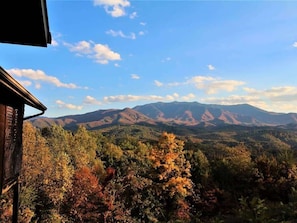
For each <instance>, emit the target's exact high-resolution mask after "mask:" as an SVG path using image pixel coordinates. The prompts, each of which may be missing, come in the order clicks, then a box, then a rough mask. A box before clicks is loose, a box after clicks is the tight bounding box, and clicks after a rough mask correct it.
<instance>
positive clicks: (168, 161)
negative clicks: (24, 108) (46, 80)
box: [0, 122, 297, 223]
mask: <svg viewBox="0 0 297 223" xmlns="http://www.w3.org/2000/svg"><path fill="white" fill-rule="evenodd" d="M221 134H222V133H221ZM278 136H279V137H281V138H282V139H283V141H281V142H280V140H276V139H275V137H276V134H275V133H269V134H268V133H263V138H262V139H265V140H266V141H265V143H263V144H261V141H259V142H256V141H255V143H254V144H251V143H246V144H245V143H244V142H245V141H244V140H245V139H243V140H242V141H238V142H234V141H231V140H230V141H226V142H225V141H223V140H222V141H221V142H220V143H213V142H212V141H207V140H202V139H197V140H195V139H193V138H190V137H188V138H185V137H184V138H181V137H178V136H177V135H175V134H173V133H169V132H166V131H164V132H162V134H160V135H159V138H158V139H157V140H152V139H149V140H148V139H145V137H143V136H142V137H134V136H133V134H126V136H125V137H122V136H121V137H119V136H113V137H111V136H108V135H104V132H101V131H88V130H86V128H85V127H83V126H80V127H79V128H78V129H77V130H76V131H74V132H71V131H67V130H65V129H63V128H62V127H61V126H58V125H55V126H52V127H50V128H45V129H37V128H35V127H33V126H32V125H31V124H30V123H29V122H25V123H24V129H23V166H22V172H21V176H20V183H21V185H20V186H21V192H20V208H19V222H21V223H23V222H28V223H29V222H46V223H47V222H48V223H62V222H63V223H66V222H67V223H72V222H73V223H74V222H75V223H76V222H81V223H83V222H96V223H97V222H99V223H101V222H102V223H114V222H120V223H121V222H123V223H124V222H127V223H134V222H135V223H136V222H148V223H151V222H152V223H153V222H155V223H159V222H160V223H165V222H168V223H171V222H172V223H173V222H176V223H177V222H182V223H187V222H189V223H190V222H191V223H192V222H193V223H196V222H197V223H199V222H227V223H228V222H230V223H233V222H242V223H245V222H259V223H260V222H288V223H289V222H295V219H296V218H297V212H296V205H297V165H296V160H297V159H296V158H297V155H296V151H295V149H296V148H297V147H296V146H297V140H294V138H293V137H292V136H291V135H286V134H279V135H278ZM257 137H259V136H257ZM261 137H262V136H261ZM225 139H226V138H225ZM267 140H270V141H268V142H270V143H267ZM275 143H277V144H275ZM284 143H285V144H284ZM284 145H285V146H284ZM278 146H279V147H278ZM263 148H265V149H263ZM11 202H12V198H11V194H10V193H7V194H4V195H2V196H1V199H0V221H1V222H7V221H8V220H9V219H10V217H11V214H12V205H11V204H12V203H11Z"/></svg>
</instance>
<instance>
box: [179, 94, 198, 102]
mask: <svg viewBox="0 0 297 223" xmlns="http://www.w3.org/2000/svg"><path fill="white" fill-rule="evenodd" d="M195 97H196V96H195V95H194V94H192V93H190V94H188V95H185V96H183V97H182V99H183V101H190V100H193V99H194V98H195Z"/></svg>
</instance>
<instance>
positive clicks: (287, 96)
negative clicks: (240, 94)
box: [244, 86, 297, 102]
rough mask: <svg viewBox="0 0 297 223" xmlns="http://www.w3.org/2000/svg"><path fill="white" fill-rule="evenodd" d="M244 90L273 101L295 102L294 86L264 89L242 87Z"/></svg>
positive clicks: (296, 94) (296, 92) (296, 88)
mask: <svg viewBox="0 0 297 223" xmlns="http://www.w3.org/2000/svg"><path fill="white" fill-rule="evenodd" d="M244 90H245V91H246V92H247V93H248V94H249V95H255V96H258V97H265V98H267V99H269V100H271V101H274V102H282V101H283V102H297V87H294V86H281V87H272V88H270V89H266V90H256V89H253V88H244Z"/></svg>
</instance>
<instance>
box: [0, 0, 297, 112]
mask: <svg viewBox="0 0 297 223" xmlns="http://www.w3.org/2000/svg"><path fill="white" fill-rule="evenodd" d="M47 8H48V17H49V26H50V31H51V34H52V38H53V40H52V43H51V44H49V45H48V47H34V46H22V45H14V44H4V43H1V44H0V52H1V54H0V61H1V66H2V67H3V68H4V69H5V70H6V71H8V73H10V74H11V75H12V76H13V77H14V78H15V79H16V80H18V81H19V82H20V83H21V84H22V85H23V86H24V87H25V88H26V89H27V90H28V91H29V92H31V93H32V94H33V95H34V96H35V97H36V98H37V99H39V100H40V101H41V102H42V103H43V104H44V105H45V106H46V107H47V111H46V113H45V116H48V117H58V116H64V115H70V114H83V113H86V112H90V111H94V110H98V109H109V108H119V109H122V108H125V107H130V108H132V107H134V106H136V105H142V104H147V103H152V102H158V101H163V102H171V101H189V102H192V101H197V102H200V103H206V104H241V103H248V104H251V105H254V106H257V107H259V108H262V109H264V110H267V111H274V112H284V113H288V112H297V2H296V1H235V0H234V1H197V0H196V1H195V0H192V1H187V0H184V1H177V0H175V1H173V0H172V1H170V0H162V1H161V0H160V1H158V0H146V1H144V0H139V1H128V0H94V1H88V0H47ZM32 112H34V111H32V110H31V109H30V108H26V114H28V115H30V113H32Z"/></svg>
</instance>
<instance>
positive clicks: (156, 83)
mask: <svg viewBox="0 0 297 223" xmlns="http://www.w3.org/2000/svg"><path fill="white" fill-rule="evenodd" d="M154 83H155V85H156V86H157V87H161V86H163V83H162V82H160V81H157V80H155V81H154Z"/></svg>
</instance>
